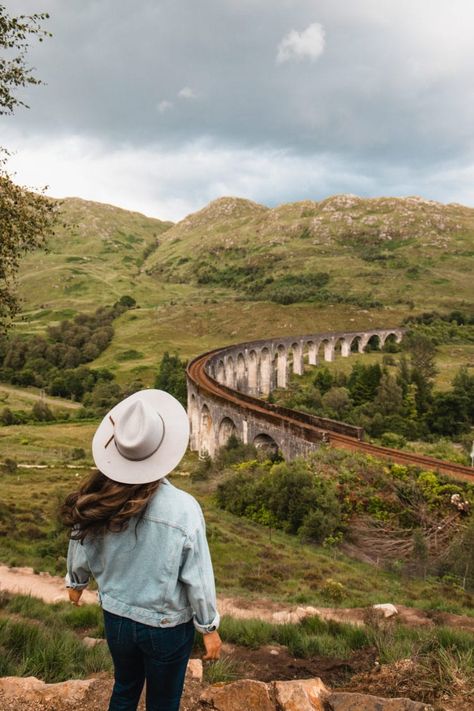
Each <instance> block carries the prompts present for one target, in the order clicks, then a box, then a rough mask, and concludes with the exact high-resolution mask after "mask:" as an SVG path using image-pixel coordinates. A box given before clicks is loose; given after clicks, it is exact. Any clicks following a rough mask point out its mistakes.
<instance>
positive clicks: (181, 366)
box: [155, 351, 187, 407]
mask: <svg viewBox="0 0 474 711" xmlns="http://www.w3.org/2000/svg"><path fill="white" fill-rule="evenodd" d="M155 388H157V389H158V390H166V392H168V393H169V394H170V395H173V397H175V398H176V399H177V400H179V401H180V403H181V404H182V405H183V407H186V401H187V391H186V361H185V360H181V359H180V358H179V356H178V355H177V354H176V353H175V354H174V355H171V356H170V354H169V353H168V352H167V351H166V353H164V354H163V358H162V359H161V363H160V368H159V370H158V373H157V375H156V378H155Z"/></svg>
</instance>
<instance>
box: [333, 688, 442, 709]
mask: <svg viewBox="0 0 474 711" xmlns="http://www.w3.org/2000/svg"><path fill="white" fill-rule="evenodd" d="M326 704H327V708H328V711H433V707H432V706H430V705H429V704H423V703H420V702H419V701H411V700H410V699H384V698H382V697H381V696H369V695H368V694H350V693H346V692H344V691H340V692H337V691H336V692H333V693H331V694H329V696H327V697H326Z"/></svg>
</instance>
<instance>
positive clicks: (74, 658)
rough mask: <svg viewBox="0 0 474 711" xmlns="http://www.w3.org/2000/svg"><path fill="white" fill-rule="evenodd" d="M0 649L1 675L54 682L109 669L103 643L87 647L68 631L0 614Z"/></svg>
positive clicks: (110, 666)
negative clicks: (28, 677)
mask: <svg viewBox="0 0 474 711" xmlns="http://www.w3.org/2000/svg"><path fill="white" fill-rule="evenodd" d="M0 649H1V650H2V652H3V653H2V654H1V655H0V659H1V661H0V671H1V674H2V676H6V675H7V676H13V675H14V676H36V677H39V678H41V679H43V680H44V681H46V682H57V681H65V680H66V679H70V678H72V677H76V678H77V677H79V678H82V677H85V676H87V675H88V674H90V673H92V672H98V671H110V670H111V669H112V662H111V659H110V655H109V653H108V649H107V647H106V646H105V645H97V646H96V647H93V648H92V649H88V648H86V647H85V646H84V644H83V643H82V641H81V640H80V639H79V638H78V637H77V636H76V635H75V634H74V633H73V632H71V631H68V630H65V629H61V628H60V627H58V626H53V627H46V626H45V625H44V624H41V623H40V624H33V623H32V622H31V621H23V620H20V621H16V620H11V619H8V618H3V619H2V618H0Z"/></svg>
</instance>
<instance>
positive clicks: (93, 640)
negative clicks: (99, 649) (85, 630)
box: [82, 637, 105, 648]
mask: <svg viewBox="0 0 474 711" xmlns="http://www.w3.org/2000/svg"><path fill="white" fill-rule="evenodd" d="M82 644H83V645H84V646H86V647H89V648H90V647H96V646H97V645H98V644H105V639H101V638H100V637H83V638H82Z"/></svg>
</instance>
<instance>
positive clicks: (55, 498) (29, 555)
mask: <svg viewBox="0 0 474 711" xmlns="http://www.w3.org/2000/svg"><path fill="white" fill-rule="evenodd" d="M94 429H95V425H94V424H92V423H85V424H68V425H58V424H54V425H43V426H33V425H30V426H23V427H21V428H20V427H18V428H15V427H9V428H3V429H1V430H0V433H1V434H2V435H3V436H2V438H1V439H0V460H2V459H4V458H5V457H12V458H15V459H17V460H18V461H22V460H24V459H27V460H28V461H29V462H30V463H31V464H34V463H39V462H48V463H49V464H50V465H51V468H47V469H17V470H16V471H15V472H11V473H7V472H3V473H2V504H1V514H2V515H1V517H0V518H1V533H0V561H1V562H2V563H4V564H7V565H17V566H18V565H19V566H22V565H29V566H32V567H33V568H35V569H37V570H48V571H50V572H53V573H56V574H63V573H64V572H65V568H64V566H65V554H66V547H67V536H66V533H65V532H62V531H61V528H60V526H59V524H58V522H57V510H58V506H59V503H60V502H61V501H62V500H63V498H64V496H65V495H66V493H68V492H69V491H71V490H73V489H75V488H76V487H77V486H78V483H79V482H80V481H81V480H82V478H83V477H84V476H87V474H88V471H87V467H88V466H89V465H90V459H89V460H88V459H86V460H84V461H81V462H80V463H79V466H74V465H75V464H78V463H77V462H71V459H70V455H71V452H72V449H73V448H75V447H83V448H84V449H86V452H87V455H88V457H89V456H90V455H89V449H88V443H89V442H90V440H91V436H92V433H93V431H94ZM4 433H6V435H5V434H4ZM21 438H23V441H24V440H28V444H26V443H25V444H20V442H21ZM47 443H49V446H48V444H47ZM23 447H24V448H25V452H24V455H22V456H19V455H18V452H19V451H21V448H23ZM15 455H16V456H15ZM196 464H197V458H196V455H194V454H188V455H187V456H186V457H185V459H184V460H183V462H182V463H181V465H180V467H179V469H178V470H177V472H176V473H174V474H173V475H172V481H173V482H174V483H175V484H176V485H177V486H179V487H181V488H184V489H185V490H187V491H189V492H190V493H192V494H193V495H194V496H196V498H197V499H198V500H199V502H200V503H201V505H202V507H203V510H204V513H205V517H206V521H207V527H208V538H209V543H210V547H211V551H212V555H213V560H214V565H215V572H216V580H217V585H218V588H219V590H220V591H221V593H223V592H226V593H229V594H236V595H254V596H255V595H256V596H262V595H265V596H268V597H271V598H274V599H276V600H281V601H289V602H293V603H304V604H314V605H332V604H337V605H342V606H358V605H363V606H365V605H368V604H370V603H376V602H387V601H390V602H394V603H399V604H406V605H414V606H420V607H429V608H433V609H445V610H450V611H453V612H461V611H462V612H464V613H466V614H471V615H472V614H473V602H474V600H473V598H472V595H469V594H467V593H465V592H463V591H462V590H461V589H459V588H457V587H456V586H453V585H451V584H449V583H446V584H445V583H441V582H439V581H438V582H437V581H434V580H431V579H428V580H415V579H412V578H405V577H400V576H399V575H398V574H396V573H389V572H385V571H383V570H382V569H378V568H374V567H372V566H370V565H367V564H363V563H360V562H357V561H355V560H352V559H351V558H349V557H347V556H344V555H342V554H341V553H339V552H337V551H333V550H331V549H328V548H324V547H316V546H313V545H309V544H302V543H301V541H300V540H299V539H298V538H296V537H294V536H290V535H287V534H285V533H283V532H282V531H275V530H273V531H270V530H269V529H268V528H265V527H262V526H260V525H258V524H256V523H252V522H251V521H247V520H244V519H241V518H237V517H235V516H233V515H232V514H230V513H227V512H225V511H222V510H221V509H219V508H218V507H217V505H216V503H215V500H214V495H213V490H214V487H215V485H216V483H217V481H218V478H217V480H212V481H211V482H207V481H194V480H193V479H192V477H190V473H192V472H193V470H194V469H195V467H196ZM83 467H86V469H84V468H83ZM331 581H335V582H336V583H341V585H342V588H341V590H342V594H341V593H340V591H339V586H337V585H336V587H337V588H338V594H337V596H336V597H337V599H335V598H334V585H333V582H331Z"/></svg>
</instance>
